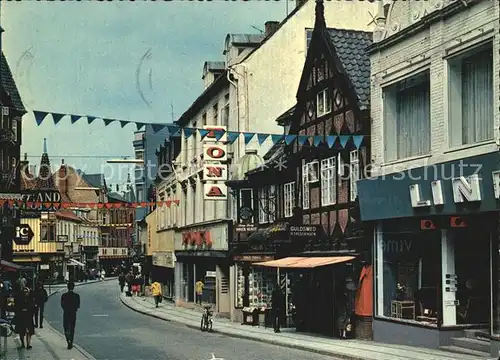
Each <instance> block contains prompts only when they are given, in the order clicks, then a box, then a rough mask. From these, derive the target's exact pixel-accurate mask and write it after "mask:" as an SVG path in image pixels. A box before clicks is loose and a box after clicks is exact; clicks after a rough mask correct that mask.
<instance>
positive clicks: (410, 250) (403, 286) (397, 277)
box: [375, 220, 441, 325]
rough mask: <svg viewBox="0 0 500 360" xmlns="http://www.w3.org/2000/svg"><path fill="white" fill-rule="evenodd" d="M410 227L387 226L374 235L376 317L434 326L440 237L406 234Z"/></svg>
mask: <svg viewBox="0 0 500 360" xmlns="http://www.w3.org/2000/svg"><path fill="white" fill-rule="evenodd" d="M399 221H400V222H402V221H401V220H399ZM403 226H404V227H405V228H403ZM410 226H411V225H409V224H408V226H406V224H405V223H404V222H402V224H397V223H396V222H390V223H386V224H384V228H383V231H382V232H381V233H378V234H377V247H376V251H377V255H376V256H377V259H378V261H377V262H378V263H379V264H380V265H379V266H378V267H377V270H376V271H377V274H376V276H375V279H377V280H376V281H377V284H376V286H377V291H376V293H377V309H376V311H377V315H378V316H381V317H390V318H394V319H398V320H400V321H408V322H420V323H424V324H426V325H435V324H436V323H437V318H438V312H439V311H441V310H440V306H438V299H439V297H438V289H440V287H439V286H438V285H439V281H440V280H439V279H440V277H441V276H440V275H441V267H440V259H441V235H440V234H441V233H440V231H425V233H424V232H423V231H419V232H417V231H409V229H410V228H411V227H410ZM403 303H405V304H413V305H414V306H410V307H405V306H403Z"/></svg>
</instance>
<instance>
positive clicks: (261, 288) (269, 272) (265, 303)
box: [248, 267, 277, 307]
mask: <svg viewBox="0 0 500 360" xmlns="http://www.w3.org/2000/svg"><path fill="white" fill-rule="evenodd" d="M276 276H277V275H276V270H275V269H272V268H265V267H254V268H252V271H251V272H250V274H249V275H248V282H249V287H248V294H249V299H248V300H249V306H254V307H270V306H271V298H272V292H273V290H274V286H275V284H276Z"/></svg>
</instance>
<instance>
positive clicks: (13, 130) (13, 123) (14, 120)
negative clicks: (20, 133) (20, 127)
mask: <svg viewBox="0 0 500 360" xmlns="http://www.w3.org/2000/svg"><path fill="white" fill-rule="evenodd" d="M12 132H13V133H14V136H15V138H16V139H17V120H16V119H12Z"/></svg>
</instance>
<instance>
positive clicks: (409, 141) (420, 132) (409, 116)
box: [383, 71, 431, 161]
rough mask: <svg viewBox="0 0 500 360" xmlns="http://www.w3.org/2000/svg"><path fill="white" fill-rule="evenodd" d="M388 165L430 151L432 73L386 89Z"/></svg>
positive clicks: (384, 96) (426, 72) (386, 153)
mask: <svg viewBox="0 0 500 360" xmlns="http://www.w3.org/2000/svg"><path fill="white" fill-rule="evenodd" d="M383 99H384V128H385V131H384V133H385V135H384V142H385V144H384V147H385V156H386V159H385V161H393V160H398V159H405V158H409V157H412V156H418V155H425V154H428V153H429V152H430V149H431V141H430V136H431V126H430V124H431V123H430V75H429V71H424V72H423V73H421V74H418V75H415V76H412V77H410V78H407V79H404V80H401V81H400V82H398V83H396V84H394V85H391V86H388V87H387V88H384V94H383Z"/></svg>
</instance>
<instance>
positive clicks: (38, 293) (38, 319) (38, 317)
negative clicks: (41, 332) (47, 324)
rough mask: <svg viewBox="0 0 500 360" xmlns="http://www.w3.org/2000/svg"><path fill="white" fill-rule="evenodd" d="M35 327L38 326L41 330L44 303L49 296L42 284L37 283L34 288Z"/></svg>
mask: <svg viewBox="0 0 500 360" xmlns="http://www.w3.org/2000/svg"><path fill="white" fill-rule="evenodd" d="M34 295H35V327H38V325H40V329H42V328H43V311H44V309H45V303H46V302H47V300H48V298H49V295H48V294H47V290H45V288H44V287H43V284H42V283H40V282H39V283H37V284H36V288H35V294H34Z"/></svg>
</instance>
